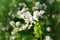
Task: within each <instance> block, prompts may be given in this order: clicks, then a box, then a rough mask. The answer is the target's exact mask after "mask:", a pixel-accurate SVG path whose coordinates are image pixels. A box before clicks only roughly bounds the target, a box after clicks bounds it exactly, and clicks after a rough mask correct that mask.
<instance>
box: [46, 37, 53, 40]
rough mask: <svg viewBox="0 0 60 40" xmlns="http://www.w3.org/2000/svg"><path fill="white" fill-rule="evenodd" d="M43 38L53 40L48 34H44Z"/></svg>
mask: <svg viewBox="0 0 60 40" xmlns="http://www.w3.org/2000/svg"><path fill="white" fill-rule="evenodd" d="M45 40H53V39H52V38H51V37H50V36H45Z"/></svg>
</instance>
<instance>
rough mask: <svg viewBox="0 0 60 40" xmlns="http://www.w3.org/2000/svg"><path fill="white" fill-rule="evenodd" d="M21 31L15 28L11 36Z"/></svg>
mask: <svg viewBox="0 0 60 40" xmlns="http://www.w3.org/2000/svg"><path fill="white" fill-rule="evenodd" d="M18 30H19V28H14V29H13V31H12V32H11V35H14V34H15V33H17V32H18Z"/></svg>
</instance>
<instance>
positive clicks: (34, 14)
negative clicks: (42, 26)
mask: <svg viewBox="0 0 60 40" xmlns="http://www.w3.org/2000/svg"><path fill="white" fill-rule="evenodd" d="M38 14H39V11H34V12H33V19H34V20H36V21H38V17H39V15H38Z"/></svg>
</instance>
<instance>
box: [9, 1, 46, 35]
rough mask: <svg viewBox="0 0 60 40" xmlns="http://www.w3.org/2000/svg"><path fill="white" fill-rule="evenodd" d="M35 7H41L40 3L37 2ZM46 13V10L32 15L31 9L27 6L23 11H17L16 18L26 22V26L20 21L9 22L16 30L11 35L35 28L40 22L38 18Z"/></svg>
mask: <svg viewBox="0 0 60 40" xmlns="http://www.w3.org/2000/svg"><path fill="white" fill-rule="evenodd" d="M37 4H38V5H37ZM19 5H23V4H20V3H19ZM24 5H25V4H24ZM35 5H36V6H37V8H38V7H40V6H39V5H40V4H39V2H37V3H36V4H35ZM44 13H45V11H44V10H40V11H38V10H34V11H33V13H31V12H30V11H29V8H28V7H26V6H25V7H23V8H22V9H21V10H17V12H16V15H15V16H14V17H17V18H18V19H23V20H24V21H25V24H21V23H20V21H18V22H14V21H10V22H9V23H10V25H11V26H13V28H14V29H13V31H12V32H11V34H12V35H13V34H15V33H16V32H18V31H22V30H25V29H30V28H31V27H32V26H33V24H35V23H36V22H37V21H39V20H38V18H39V17H41V16H42V15H43V14H44ZM16 30H17V31H16Z"/></svg>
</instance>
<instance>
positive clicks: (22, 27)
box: [19, 24, 28, 31]
mask: <svg viewBox="0 0 60 40" xmlns="http://www.w3.org/2000/svg"><path fill="white" fill-rule="evenodd" d="M27 27H28V24H25V25H22V26H21V27H20V28H19V31H22V30H25V29H26V28H27Z"/></svg>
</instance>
